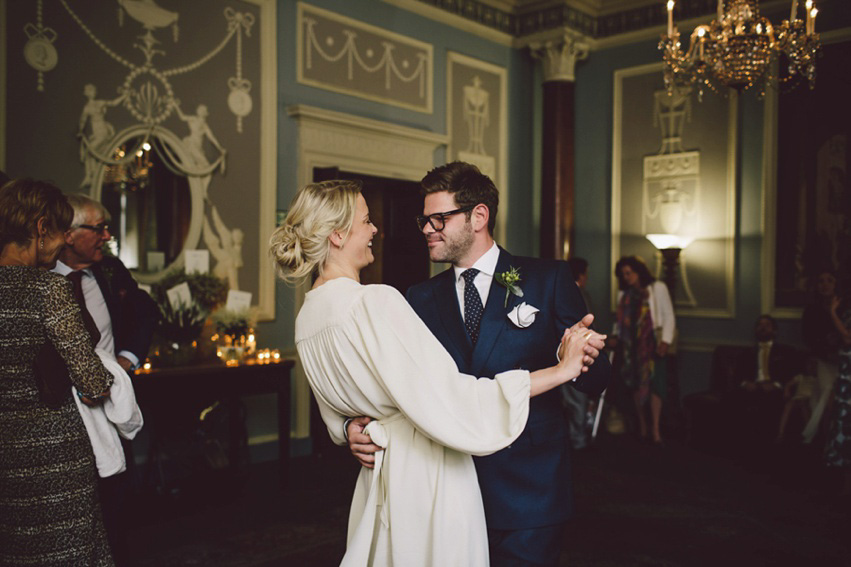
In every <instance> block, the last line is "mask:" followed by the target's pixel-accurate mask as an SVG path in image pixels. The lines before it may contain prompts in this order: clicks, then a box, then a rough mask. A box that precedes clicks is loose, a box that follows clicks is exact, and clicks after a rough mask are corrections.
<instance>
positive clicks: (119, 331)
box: [53, 195, 159, 565]
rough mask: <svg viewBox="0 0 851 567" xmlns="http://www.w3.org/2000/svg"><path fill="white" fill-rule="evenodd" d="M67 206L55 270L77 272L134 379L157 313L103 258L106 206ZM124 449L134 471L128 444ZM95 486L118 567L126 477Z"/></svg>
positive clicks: (108, 341)
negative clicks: (69, 212)
mask: <svg viewBox="0 0 851 567" xmlns="http://www.w3.org/2000/svg"><path fill="white" fill-rule="evenodd" d="M68 202H69V203H70V204H71V206H72V207H73V208H74V220H73V221H72V223H71V229H70V230H69V231H68V232H67V233H66V234H65V248H64V249H63V250H62V252H61V253H60V255H59V261H57V263H56V267H55V268H54V269H53V271H54V272H57V273H59V274H62V275H64V276H69V274H72V273H73V272H79V273H80V274H79V275H78V277H79V278H80V285H81V286H82V291H83V297H84V299H85V307H86V309H87V311H88V312H89V314H90V315H91V317H92V319H93V320H94V323H95V325H96V326H97V328H98V331H100V340H99V341H98V344H97V347H98V348H101V349H103V350H105V351H106V352H108V353H110V354H112V355H113V356H115V358H116V360H117V362H118V363H119V364H120V365H121V367H122V368H124V370H125V371H127V373H128V374H131V376H132V372H133V370H134V369H135V368H137V367H138V366H139V365H140V364H141V363H142V362H144V360H145V357H146V356H147V355H148V348H149V347H150V345H151V337H152V335H153V332H154V327H155V326H156V323H157V319H158V317H159V309H158V308H157V305H156V303H155V302H154V300H153V299H152V298H151V297H150V296H149V295H148V294H147V293H146V292H145V291H144V290H141V289H139V286H138V285H137V284H136V281H135V280H134V279H133V276H132V275H131V274H130V271H129V270H128V269H127V268H126V267H125V266H124V264H123V263H121V260H119V259H118V258H115V257H113V256H106V255H104V253H103V246H104V245H105V244H106V243H107V242H108V241H109V239H110V238H112V235H111V234H110V232H109V213H108V212H107V210H106V209H105V208H104V206H103V205H102V204H101V203H99V202H97V201H95V200H93V199H89V198H88V197H85V196H83V195H68ZM70 277H72V278H73V277H74V276H70ZM75 285H76V284H75ZM122 446H123V447H124V450H125V454H126V455H125V456H126V457H127V461H128V466H129V467H132V462H131V461H132V453H129V452H128V451H129V449H130V444H129V443H127V442H123V443H122ZM98 488H99V491H100V500H101V507H102V509H103V523H104V527H105V528H106V532H107V536H108V538H109V543H110V546H111V547H112V552H113V556H114V558H115V561H116V564H118V565H121V564H122V563H124V561H126V559H127V557H126V550H125V541H124V535H123V534H124V524H125V514H124V511H123V507H124V503H125V501H126V497H127V495H128V493H129V491H130V488H131V487H130V486H129V480H128V478H127V473H119V474H117V475H114V476H111V477H107V478H101V479H99V483H98Z"/></svg>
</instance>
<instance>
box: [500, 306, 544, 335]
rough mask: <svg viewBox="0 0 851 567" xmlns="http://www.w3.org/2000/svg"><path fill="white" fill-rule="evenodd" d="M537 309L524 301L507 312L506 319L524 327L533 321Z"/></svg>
mask: <svg viewBox="0 0 851 567" xmlns="http://www.w3.org/2000/svg"><path fill="white" fill-rule="evenodd" d="M539 311H540V309H538V308H537V307H533V306H531V305H529V304H528V303H526V302H525V301H524V302H523V303H521V304H520V305H517V306H516V307H515V308H514V309H512V310H511V311H510V312H509V313H508V319H509V320H510V321H511V322H512V323H514V325H515V326H516V327H520V328H521V329H525V328H526V327H528V326H529V325H531V324H532V323H534V322H535V316H536V315H537V314H538V312H539Z"/></svg>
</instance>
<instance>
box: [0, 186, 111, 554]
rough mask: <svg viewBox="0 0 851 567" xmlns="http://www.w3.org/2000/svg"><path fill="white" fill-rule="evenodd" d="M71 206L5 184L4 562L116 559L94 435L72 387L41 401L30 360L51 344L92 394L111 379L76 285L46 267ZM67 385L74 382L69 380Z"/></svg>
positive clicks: (0, 209) (0, 216) (0, 466)
mask: <svg viewBox="0 0 851 567" xmlns="http://www.w3.org/2000/svg"><path fill="white" fill-rule="evenodd" d="M72 217H73V210H72V209H71V206H70V205H68V202H67V200H66V199H65V197H64V195H62V193H61V191H59V189H57V188H56V187H54V186H52V185H50V184H48V183H44V182H39V181H33V180H27V179H23V180H16V181H10V182H9V183H7V184H6V185H4V186H3V187H2V188H0V565H3V566H6V565H30V566H35V565H38V566H39V567H42V566H45V565H63V566H65V565H69V566H70V565H74V566H76V565H95V566H101V565H107V566H108V565H113V560H112V556H111V554H110V551H109V546H108V544H107V540H106V535H105V533H104V529H103V524H102V521H101V512H100V504H99V501H98V497H97V492H96V486H97V485H96V478H97V471H96V469H95V462H94V454H93V453H92V447H91V444H90V443H89V438H88V436H87V435H86V431H85V429H84V427H83V422H82V420H81V419H80V414H79V412H78V411H77V408H76V406H75V404H74V401H73V400H72V399H71V396H70V395H69V396H68V397H67V398H66V399H65V401H64V402H63V403H62V405H61V406H60V407H59V408H58V409H50V408H48V407H47V406H45V405H44V404H43V403H42V402H41V400H40V399H39V391H38V388H37V387H36V381H35V375H34V372H33V363H34V360H35V358H36V356H37V355H38V353H39V351H40V350H41V348H42V347H43V346H44V345H45V343H47V342H50V343H52V344H53V346H54V347H55V348H56V350H57V351H58V352H59V354H60V356H61V357H62V359H63V360H64V361H65V364H66V365H67V367H68V371H69V374H70V378H71V381H72V382H73V384H74V385H75V386H76V387H77V389H78V390H79V391H80V392H81V394H82V395H83V396H85V397H87V398H90V399H96V398H98V397H102V396H103V395H105V394H106V392H107V391H108V389H109V387H110V385H111V384H112V376H111V374H109V373H108V372H107V371H106V369H105V368H104V367H103V365H102V364H101V363H100V359H99V358H98V356H97V355H96V354H95V352H94V349H93V347H92V344H91V342H90V339H89V335H88V334H87V332H86V330H85V327H84V326H83V319H82V317H81V315H80V309H79V307H78V305H77V303H76V301H75V299H74V296H73V292H72V285H71V282H69V281H68V280H67V279H65V278H64V277H62V276H60V275H58V274H54V273H52V272H49V271H48V269H49V268H51V267H52V266H53V265H54V264H55V263H56V257H57V256H58V254H59V251H60V250H61V249H62V246H63V244H64V238H63V233H64V232H65V231H66V230H67V229H68V227H69V226H70V224H71V219H72ZM69 391H70V388H69Z"/></svg>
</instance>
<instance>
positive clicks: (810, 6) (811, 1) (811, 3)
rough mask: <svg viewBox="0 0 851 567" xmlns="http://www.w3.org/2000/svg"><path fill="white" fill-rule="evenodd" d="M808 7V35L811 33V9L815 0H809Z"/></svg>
mask: <svg viewBox="0 0 851 567" xmlns="http://www.w3.org/2000/svg"><path fill="white" fill-rule="evenodd" d="M806 7H807V23H806V32H807V35H810V20H811V17H810V11H811V10H812V8H813V0H807V3H806Z"/></svg>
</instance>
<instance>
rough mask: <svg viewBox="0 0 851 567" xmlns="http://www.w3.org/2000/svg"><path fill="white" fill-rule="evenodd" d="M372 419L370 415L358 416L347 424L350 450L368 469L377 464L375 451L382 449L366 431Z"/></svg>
mask: <svg viewBox="0 0 851 567" xmlns="http://www.w3.org/2000/svg"><path fill="white" fill-rule="evenodd" d="M370 421H372V418H370V417H366V416H361V417H356V418H354V419H352V420H351V421H350V422H349V424H348V425H347V426H346V436H347V437H348V439H349V451H351V452H352V455H354V456H355V459H357V460H358V462H359V463H360V464H361V465H362V466H364V467H366V468H368V469H371V468H373V467H374V466H375V453H377V452H378V451H380V450H381V447H379V446H378V445H376V444H375V443H373V442H372V439H371V438H370V436H369V435H367V434H366V433H364V429H366V426H367V424H368V423H369V422H370Z"/></svg>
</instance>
